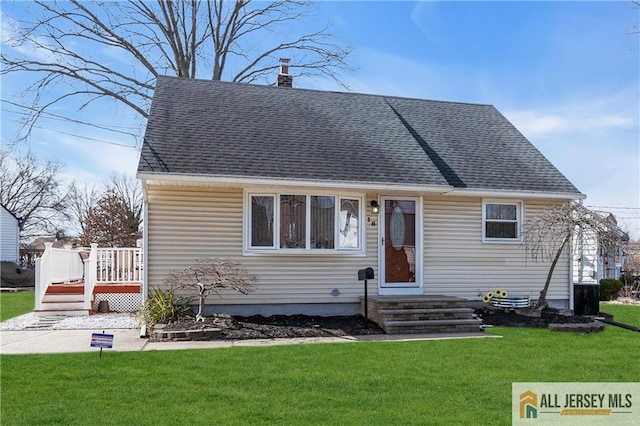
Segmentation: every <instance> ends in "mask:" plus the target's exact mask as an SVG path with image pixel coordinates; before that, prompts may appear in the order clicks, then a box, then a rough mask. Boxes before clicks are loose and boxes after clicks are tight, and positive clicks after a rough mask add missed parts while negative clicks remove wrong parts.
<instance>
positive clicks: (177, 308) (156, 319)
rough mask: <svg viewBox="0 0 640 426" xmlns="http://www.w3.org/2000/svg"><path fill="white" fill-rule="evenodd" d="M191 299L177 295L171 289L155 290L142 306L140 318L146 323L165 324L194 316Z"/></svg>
mask: <svg viewBox="0 0 640 426" xmlns="http://www.w3.org/2000/svg"><path fill="white" fill-rule="evenodd" d="M192 315H193V312H192V311H191V307H190V306H189V299H187V298H184V297H176V295H175V294H174V293H173V291H171V290H167V291H162V290H160V289H158V288H156V289H154V290H153V295H152V296H150V297H149V298H148V299H147V300H146V301H145V302H144V305H142V308H140V320H141V322H143V323H145V324H165V323H168V322H171V321H176V320H178V319H180V318H183V317H186V316H192Z"/></svg>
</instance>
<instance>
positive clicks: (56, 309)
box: [36, 281, 90, 316]
mask: <svg viewBox="0 0 640 426" xmlns="http://www.w3.org/2000/svg"><path fill="white" fill-rule="evenodd" d="M41 306H42V308H41V309H37V310H36V313H37V314H38V315H54V314H55V315H67V316H71V315H76V316H78V315H89V313H90V312H89V310H88V309H85V307H84V283H83V282H82V281H75V282H73V283H62V284H52V285H50V286H49V287H47V290H46V292H45V294H44V296H43V297H42V305H41Z"/></svg>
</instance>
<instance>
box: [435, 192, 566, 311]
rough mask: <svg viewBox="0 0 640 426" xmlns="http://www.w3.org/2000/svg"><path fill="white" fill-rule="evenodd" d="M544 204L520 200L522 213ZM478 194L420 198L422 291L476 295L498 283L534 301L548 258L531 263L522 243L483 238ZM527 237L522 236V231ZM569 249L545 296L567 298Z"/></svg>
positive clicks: (551, 298) (475, 298)
mask: <svg viewBox="0 0 640 426" xmlns="http://www.w3.org/2000/svg"><path fill="white" fill-rule="evenodd" d="M548 205H549V204H547V203H545V202H544V201H526V202H524V203H523V210H524V214H525V216H527V217H528V216H529V215H535V214H536V213H537V212H539V211H540V210H541V209H543V208H544V207H545V206H548ZM482 208H483V203H482V199H480V198H477V199H474V198H466V197H465V198H463V197H456V198H453V197H451V198H449V197H425V198H424V247H425V251H424V293H425V294H446V295H451V296H459V297H464V298H467V299H470V300H480V296H479V294H481V293H486V292H487V291H490V290H491V291H492V290H495V289H497V288H500V289H505V290H507V291H509V294H510V295H513V296H530V297H531V298H532V299H535V300H537V298H538V296H539V293H540V290H542V287H543V286H544V282H545V279H546V274H547V272H548V270H549V263H548V262H543V263H534V262H533V260H531V259H530V258H529V257H527V252H526V247H525V245H524V243H523V244H484V243H483V242H482V226H483V224H482ZM524 238H525V240H526V235H525V236H524ZM568 283H569V254H568V252H565V253H564V254H563V255H562V258H561V260H560V262H558V265H557V266H556V269H555V272H554V274H553V278H552V282H551V286H550V288H549V293H548V295H547V298H548V299H550V300H553V299H558V300H562V299H564V300H566V299H568V298H569V284H568Z"/></svg>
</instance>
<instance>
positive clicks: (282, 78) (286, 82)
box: [276, 58, 293, 87]
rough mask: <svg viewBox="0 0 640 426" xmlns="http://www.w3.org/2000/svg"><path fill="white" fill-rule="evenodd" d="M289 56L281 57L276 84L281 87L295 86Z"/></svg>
mask: <svg viewBox="0 0 640 426" xmlns="http://www.w3.org/2000/svg"><path fill="white" fill-rule="evenodd" d="M289 62H291V59H289V58H280V74H278V80H277V81H276V86H279V87H293V76H291V75H289Z"/></svg>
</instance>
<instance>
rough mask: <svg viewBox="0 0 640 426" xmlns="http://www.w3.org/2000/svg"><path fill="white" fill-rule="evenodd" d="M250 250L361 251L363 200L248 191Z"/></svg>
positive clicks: (247, 217) (247, 219) (247, 243)
mask: <svg viewBox="0 0 640 426" xmlns="http://www.w3.org/2000/svg"><path fill="white" fill-rule="evenodd" d="M246 205H247V207H248V211H247V214H246V226H245V232H246V235H247V238H246V247H247V250H249V251H262V250H275V251H283V252H285V251H286V252H325V253H326V252H332V251H357V252H361V251H362V245H363V243H362V239H363V238H362V237H363V236H362V235H361V232H362V229H361V224H362V215H363V212H362V211H361V206H362V199H361V198H360V197H347V196H339V195H315V194H300V193H297V194H296V193H282V194H248V195H247V203H246Z"/></svg>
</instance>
